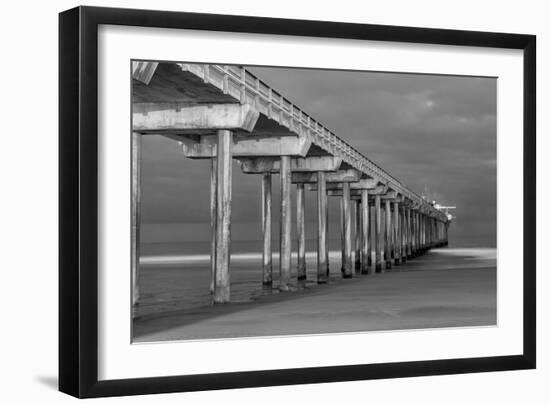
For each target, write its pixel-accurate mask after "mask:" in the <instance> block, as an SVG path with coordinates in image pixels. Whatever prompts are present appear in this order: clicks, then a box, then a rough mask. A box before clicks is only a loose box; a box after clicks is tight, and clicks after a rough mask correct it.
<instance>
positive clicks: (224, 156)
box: [214, 130, 233, 303]
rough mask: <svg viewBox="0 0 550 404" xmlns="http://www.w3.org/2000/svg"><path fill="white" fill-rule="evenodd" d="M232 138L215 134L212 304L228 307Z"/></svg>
mask: <svg viewBox="0 0 550 404" xmlns="http://www.w3.org/2000/svg"><path fill="white" fill-rule="evenodd" d="M232 137H233V133H232V132H231V131H230V130H218V145H217V150H218V153H217V160H218V162H217V178H216V186H217V192H216V199H217V201H216V211H217V214H216V278H215V282H214V303H227V302H229V300H230V279H229V259H230V248H229V247H230V240H231V187H232V185H231V183H232V173H231V160H232V156H231V144H232Z"/></svg>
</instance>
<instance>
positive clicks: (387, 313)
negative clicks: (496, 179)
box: [134, 248, 496, 342]
mask: <svg viewBox="0 0 550 404" xmlns="http://www.w3.org/2000/svg"><path fill="white" fill-rule="evenodd" d="M338 258H339V253H336V252H335V254H332V255H331V268H330V269H331V281H330V282H329V283H328V284H325V285H317V284H315V283H314V282H308V283H307V284H306V285H301V286H300V285H296V289H300V290H295V291H293V292H284V293H278V292H276V291H274V292H270V291H266V290H263V291H262V289H261V286H258V285H259V283H258V279H259V276H261V270H260V269H259V266H258V265H257V263H256V262H255V260H250V259H249V260H243V262H232V273H231V275H232V298H233V302H232V303H230V304H225V305H211V304H210V295H209V292H208V282H209V276H210V274H209V266H208V265H202V266H201V265H195V266H194V267H193V268H185V269H182V268H181V267H177V266H172V267H170V266H168V267H165V268H159V267H154V268H153V267H151V268H147V266H145V268H144V270H143V271H142V279H141V282H142V288H143V297H144V299H143V303H142V304H141V305H140V307H138V312H137V313H138V317H137V318H136V319H135V320H134V342H150V341H168V340H184V339H185V340H186V339H212V338H237V337H253V336H276V335H296V334H315V333H330V332H345V331H374V330H397V329H412V328H437V327H459V326H481V325H494V324H496V250H495V249H494V248H463V249H452V248H442V249H434V250H432V251H430V252H429V253H427V254H425V255H423V256H421V257H418V258H415V259H413V260H410V261H409V262H407V263H406V264H404V265H401V266H398V267H393V268H392V269H391V270H389V271H386V272H384V273H380V274H372V275H358V276H356V277H354V278H353V279H341V277H340V262H339V259H338ZM233 265H234V266H233ZM237 265H238V266H237ZM276 268H278V267H277V266H276V265H275V266H274V272H275V273H276V272H277V270H276ZM308 279H312V280H313V279H315V259H314V257H313V256H310V257H309V259H308ZM197 285H200V286H197ZM275 286H276V285H275Z"/></svg>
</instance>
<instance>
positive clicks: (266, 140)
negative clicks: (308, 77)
mask: <svg viewBox="0 0 550 404" xmlns="http://www.w3.org/2000/svg"><path fill="white" fill-rule="evenodd" d="M170 137H171V138H173V139H176V140H178V142H179V145H180V147H181V151H182V152H183V154H184V156H185V157H187V158H191V159H209V158H212V157H214V156H215V155H216V138H215V136H210V135H205V136H195V135H192V136H187V137H185V136H181V135H179V134H178V135H173V136H170ZM310 147H311V139H309V138H307V137H298V136H275V135H274V136H266V135H262V136H256V135H235V136H233V150H232V154H233V157H234V158H241V157H243V158H254V157H258V158H260V157H261V158H270V157H272V158H279V157H280V156H296V157H305V156H306V155H307V152H308V151H309V148H310Z"/></svg>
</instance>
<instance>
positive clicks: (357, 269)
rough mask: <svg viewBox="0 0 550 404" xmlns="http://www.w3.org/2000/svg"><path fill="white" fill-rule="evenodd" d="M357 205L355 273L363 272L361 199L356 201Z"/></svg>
mask: <svg viewBox="0 0 550 404" xmlns="http://www.w3.org/2000/svg"><path fill="white" fill-rule="evenodd" d="M354 205H355V222H354V223H355V273H359V274H360V273H361V245H362V241H361V235H362V230H361V227H362V224H361V218H362V213H361V200H357V201H354Z"/></svg>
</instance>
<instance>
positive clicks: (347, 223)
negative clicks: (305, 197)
mask: <svg viewBox="0 0 550 404" xmlns="http://www.w3.org/2000/svg"><path fill="white" fill-rule="evenodd" d="M342 203H343V208H344V209H343V212H342V213H343V220H344V256H343V261H342V276H343V277H344V278H351V277H352V269H351V268H352V262H351V201H350V187H349V183H348V182H344V183H343V188H342Z"/></svg>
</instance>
